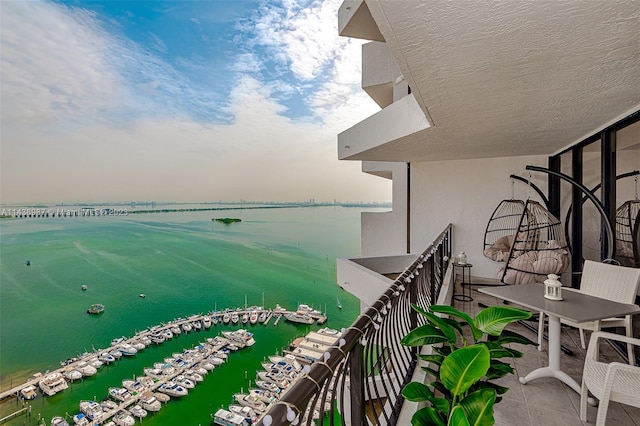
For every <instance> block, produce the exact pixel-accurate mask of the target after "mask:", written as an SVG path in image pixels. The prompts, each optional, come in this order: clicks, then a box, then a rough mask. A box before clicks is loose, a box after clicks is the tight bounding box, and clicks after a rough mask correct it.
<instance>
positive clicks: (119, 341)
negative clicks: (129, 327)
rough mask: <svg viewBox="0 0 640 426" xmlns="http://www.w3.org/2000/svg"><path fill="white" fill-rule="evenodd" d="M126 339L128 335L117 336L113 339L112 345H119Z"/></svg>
mask: <svg viewBox="0 0 640 426" xmlns="http://www.w3.org/2000/svg"><path fill="white" fill-rule="evenodd" d="M125 340H127V338H126V337H124V336H122V337H116V338H115V339H113V340H112V341H111V346H117V345H118V344H120V343H122V342H124V341H125Z"/></svg>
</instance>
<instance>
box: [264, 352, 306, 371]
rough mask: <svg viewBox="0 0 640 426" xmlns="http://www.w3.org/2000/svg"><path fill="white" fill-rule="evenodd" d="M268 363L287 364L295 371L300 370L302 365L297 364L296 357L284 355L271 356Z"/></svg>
mask: <svg viewBox="0 0 640 426" xmlns="http://www.w3.org/2000/svg"><path fill="white" fill-rule="evenodd" d="M269 361H271V362H272V363H274V364H278V363H280V362H286V363H287V364H289V365H292V366H293V368H295V370H296V371H301V370H302V365H301V364H300V363H299V362H298V360H297V359H296V357H295V356H293V355H291V354H286V355H284V356H278V355H271V356H270V357H269Z"/></svg>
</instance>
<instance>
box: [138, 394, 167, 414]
mask: <svg viewBox="0 0 640 426" xmlns="http://www.w3.org/2000/svg"><path fill="white" fill-rule="evenodd" d="M140 406H141V407H142V408H144V409H145V410H147V411H153V412H155V411H160V408H162V404H161V403H160V401H158V398H156V397H155V396H153V394H152V393H151V392H147V393H145V394H143V395H142V397H141V398H140Z"/></svg>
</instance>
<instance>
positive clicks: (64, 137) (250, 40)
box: [0, 0, 391, 204]
mask: <svg viewBox="0 0 640 426" xmlns="http://www.w3.org/2000/svg"><path fill="white" fill-rule="evenodd" d="M340 4H341V1H339V0H331V1H322V0H296V1H279V0H278V1H260V0H241V1H231V0H223V1H215V2H214V1H205V2H198V1H143V2H112V1H90V0H77V1H74V2H66V1H52V0H34V1H30V2H3V3H2V14H1V18H0V19H1V24H2V25H1V28H2V31H1V36H2V39H1V46H0V47H1V49H0V55H1V60H2V62H1V63H2V73H1V76H0V78H1V79H2V85H1V86H2V99H3V102H2V109H1V110H0V112H1V116H0V118H1V124H2V144H1V145H0V152H1V156H0V161H1V165H2V167H1V168H0V176H1V183H0V202H2V203H3V204H19V203H25V204H29V203H35V202H42V203H50V202H55V201H57V200H69V201H68V202H75V201H76V200H77V201H80V200H113V199H173V200H178V201H184V202H190V201H189V200H194V199H195V200H205V199H214V200H222V199H247V200H249V199H273V200H280V201H286V200H306V199H311V198H314V199H318V200H320V199H323V200H332V199H334V198H337V199H348V200H353V202H361V201H368V200H380V201H381V202H385V201H390V200H391V181H390V180H387V179H383V178H380V177H377V176H371V175H368V174H365V173H362V171H361V163H360V162H359V161H353V162H351V161H339V160H338V158H337V134H338V133H340V132H341V131H343V130H346V129H347V128H349V127H351V126H353V125H355V124H356V123H358V122H359V121H361V120H363V119H364V118H366V117H368V116H370V115H372V114H373V113H375V112H376V111H378V110H379V109H380V108H379V107H378V106H377V105H376V104H375V102H373V101H372V100H371V99H370V98H369V97H368V96H367V95H366V94H365V93H364V91H363V90H362V89H361V87H360V78H361V72H360V66H361V64H360V59H361V58H360V55H361V52H360V49H361V43H362V42H359V41H357V40H353V39H349V38H342V37H339V36H338V31H337V10H338V7H339V6H340ZM35 200H39V201H35Z"/></svg>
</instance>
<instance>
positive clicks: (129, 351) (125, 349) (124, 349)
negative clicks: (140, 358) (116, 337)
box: [117, 343, 138, 356]
mask: <svg viewBox="0 0 640 426" xmlns="http://www.w3.org/2000/svg"><path fill="white" fill-rule="evenodd" d="M117 349H118V350H119V351H120V352H121V353H122V355H125V356H133V355H135V354H137V353H138V350H137V349H136V348H134V347H133V346H132V345H130V344H129V343H123V344H121V345H120V346H118V348H117Z"/></svg>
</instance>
